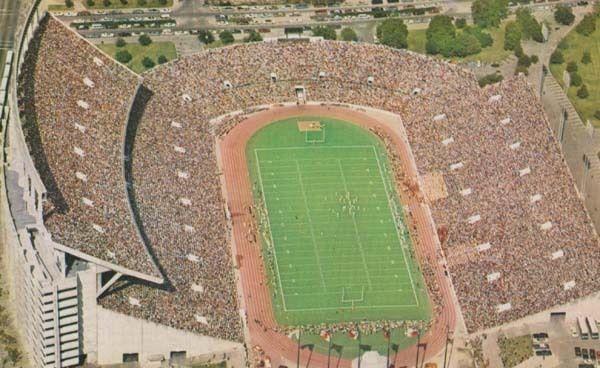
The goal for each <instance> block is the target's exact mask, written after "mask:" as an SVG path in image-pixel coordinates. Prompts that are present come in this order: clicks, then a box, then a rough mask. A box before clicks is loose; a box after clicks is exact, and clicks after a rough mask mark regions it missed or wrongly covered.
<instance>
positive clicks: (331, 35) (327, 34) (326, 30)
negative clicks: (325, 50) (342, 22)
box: [312, 26, 336, 40]
mask: <svg viewBox="0 0 600 368" xmlns="http://www.w3.org/2000/svg"><path fill="white" fill-rule="evenodd" d="M312 33H313V36H315V37H323V38H324V39H326V40H335V39H336V34H335V29H333V27H331V26H316V27H313V29H312Z"/></svg>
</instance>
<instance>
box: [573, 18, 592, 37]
mask: <svg viewBox="0 0 600 368" xmlns="http://www.w3.org/2000/svg"><path fill="white" fill-rule="evenodd" d="M595 30H596V17H595V16H594V15H592V14H586V15H585V16H584V17H583V19H582V20H581V22H579V24H578V25H577V26H576V27H575V31H576V32H577V33H579V34H580V35H583V36H589V35H591V34H592V33H594V31H595Z"/></svg>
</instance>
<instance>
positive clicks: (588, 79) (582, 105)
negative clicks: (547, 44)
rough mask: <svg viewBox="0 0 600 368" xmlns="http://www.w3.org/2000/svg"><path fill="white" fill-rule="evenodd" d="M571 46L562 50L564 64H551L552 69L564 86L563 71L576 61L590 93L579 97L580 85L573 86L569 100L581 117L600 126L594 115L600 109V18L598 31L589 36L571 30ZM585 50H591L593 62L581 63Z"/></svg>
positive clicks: (567, 38)
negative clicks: (568, 64) (582, 97)
mask: <svg viewBox="0 0 600 368" xmlns="http://www.w3.org/2000/svg"><path fill="white" fill-rule="evenodd" d="M565 40H566V41H567V43H568V45H569V47H568V48H567V49H565V50H561V51H562V53H563V55H564V58H565V62H564V63H562V64H550V71H551V72H552V75H553V76H554V78H556V80H557V81H558V82H559V83H560V84H561V86H563V87H564V83H563V72H564V70H565V69H566V67H567V63H568V62H570V61H575V62H576V63H577V66H578V71H577V72H578V73H579V75H581V78H582V79H583V83H585V85H586V86H587V88H588V91H589V93H590V95H589V96H588V98H586V99H581V98H579V97H577V89H579V87H574V86H571V87H569V89H568V90H567V95H568V96H569V100H571V102H572V103H573V106H574V107H575V109H576V110H577V113H578V114H579V116H580V117H581V119H582V120H583V121H584V122H586V121H587V120H588V119H589V121H590V122H591V123H592V124H593V125H594V126H595V127H600V120H599V119H596V118H595V117H594V113H595V112H596V110H600V105H599V104H600V19H596V31H595V32H593V33H592V34H591V35H589V36H587V37H586V36H582V35H580V34H579V33H577V32H575V29H573V30H571V32H569V34H567V36H566V37H565ZM584 51H589V52H590V54H591V56H592V62H591V63H589V64H587V65H586V64H583V63H581V57H582V56H583V52H584Z"/></svg>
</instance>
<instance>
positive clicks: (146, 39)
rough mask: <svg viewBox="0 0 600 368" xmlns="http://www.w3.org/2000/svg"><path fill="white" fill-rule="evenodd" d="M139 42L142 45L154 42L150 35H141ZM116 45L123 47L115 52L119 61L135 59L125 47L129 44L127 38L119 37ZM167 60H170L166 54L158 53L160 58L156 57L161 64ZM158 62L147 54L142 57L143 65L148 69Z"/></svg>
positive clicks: (125, 61)
mask: <svg viewBox="0 0 600 368" xmlns="http://www.w3.org/2000/svg"><path fill="white" fill-rule="evenodd" d="M138 42H139V44H140V45H142V46H148V45H150V44H151V43H152V38H150V36H148V35H141V36H140V37H139V38H138ZM115 45H116V46H117V47H118V48H120V49H121V50H119V51H117V53H116V54H115V59H117V61H119V62H121V63H123V64H127V63H129V62H130V61H131V60H132V59H133V55H131V53H130V52H129V51H128V50H126V49H123V48H124V47H125V46H127V42H125V40H124V39H122V38H117V42H116V43H115ZM167 61H169V60H168V59H167V57H166V56H165V55H158V58H157V59H156V62H158V63H159V64H164V63H166V62H167ZM156 62H154V60H152V58H150V57H149V56H146V57H144V58H143V59H142V65H143V66H144V67H145V68H146V69H150V68H152V67H154V66H155V65H156Z"/></svg>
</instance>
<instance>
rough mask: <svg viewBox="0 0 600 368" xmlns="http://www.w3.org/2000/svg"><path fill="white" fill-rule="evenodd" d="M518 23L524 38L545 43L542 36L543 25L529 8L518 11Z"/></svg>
mask: <svg viewBox="0 0 600 368" xmlns="http://www.w3.org/2000/svg"><path fill="white" fill-rule="evenodd" d="M516 14H517V23H519V25H520V26H521V32H522V38H523V39H527V40H528V39H533V40H534V41H537V42H544V35H543V34H542V25H541V24H540V23H539V22H538V21H537V19H535V17H534V16H533V15H532V14H531V10H530V9H529V8H519V9H517V13H516Z"/></svg>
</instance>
